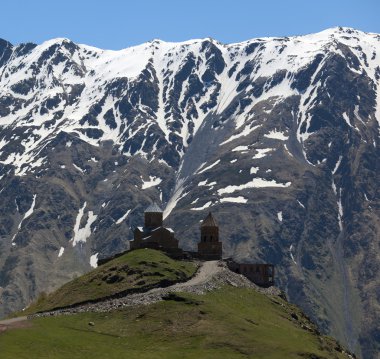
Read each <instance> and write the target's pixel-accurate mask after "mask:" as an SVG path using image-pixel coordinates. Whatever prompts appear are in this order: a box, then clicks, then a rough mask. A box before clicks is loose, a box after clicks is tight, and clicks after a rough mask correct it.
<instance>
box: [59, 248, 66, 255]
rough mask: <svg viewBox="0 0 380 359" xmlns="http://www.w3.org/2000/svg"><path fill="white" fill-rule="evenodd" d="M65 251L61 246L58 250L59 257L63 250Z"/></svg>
mask: <svg viewBox="0 0 380 359" xmlns="http://www.w3.org/2000/svg"><path fill="white" fill-rule="evenodd" d="M64 251H65V248H63V247H61V248H60V249H59V252H58V258H59V257H62V254H63V252H64Z"/></svg>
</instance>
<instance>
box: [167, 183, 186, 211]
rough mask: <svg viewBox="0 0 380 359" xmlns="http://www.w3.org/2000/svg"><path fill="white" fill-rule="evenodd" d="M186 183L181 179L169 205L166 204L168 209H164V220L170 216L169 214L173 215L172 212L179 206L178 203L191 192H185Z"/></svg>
mask: <svg viewBox="0 0 380 359" xmlns="http://www.w3.org/2000/svg"><path fill="white" fill-rule="evenodd" d="M184 183H185V180H184V179H180V180H179V181H178V183H177V185H176V187H175V189H174V192H173V195H172V196H171V197H170V199H169V201H168V203H167V204H166V207H165V209H164V215H163V217H164V219H165V218H166V217H167V216H169V214H170V213H171V211H172V210H173V209H174V208H175V206H176V205H177V203H178V202H179V201H180V200H181V199H182V198H183V197H185V196H186V195H187V194H188V193H189V192H184V190H185V188H184Z"/></svg>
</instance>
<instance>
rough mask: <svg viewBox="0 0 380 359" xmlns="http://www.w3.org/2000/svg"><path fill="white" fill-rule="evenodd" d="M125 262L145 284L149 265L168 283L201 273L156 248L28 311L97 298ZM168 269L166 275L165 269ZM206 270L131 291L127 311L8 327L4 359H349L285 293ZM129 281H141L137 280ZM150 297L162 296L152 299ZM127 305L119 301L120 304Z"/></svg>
mask: <svg viewBox="0 0 380 359" xmlns="http://www.w3.org/2000/svg"><path fill="white" fill-rule="evenodd" d="M144 257H145V260H143V261H142V258H144ZM115 262H117V263H115ZM142 262H143V263H142ZM122 263H124V265H127V266H128V267H129V266H131V263H135V264H136V263H137V264H138V265H136V266H135V267H134V270H135V271H137V272H139V273H140V274H141V277H142V278H147V277H149V276H150V273H151V272H150V271H151V267H152V266H153V267H155V265H156V266H157V267H156V268H158V269H157V270H158V271H159V272H160V273H163V274H164V275H163V276H162V277H160V279H161V280H164V279H166V280H168V281H173V276H172V274H173V272H178V271H179V272H178V273H181V274H180V275H178V276H177V278H176V280H177V281H183V279H184V277H183V276H184V275H183V273H184V272H182V270H184V271H185V272H186V275H187V276H189V275H190V274H191V273H192V271H193V270H194V268H195V266H194V265H192V264H191V263H183V262H179V261H173V260H171V259H170V258H168V257H166V256H165V255H163V254H162V253H159V252H156V251H153V250H137V251H133V252H131V253H128V254H127V255H125V256H122V257H119V258H118V259H117V260H114V261H111V262H109V263H107V265H104V266H103V268H102V266H100V267H99V268H98V269H97V270H94V271H92V272H90V273H88V274H87V275H85V276H83V277H80V278H77V279H76V280H74V281H72V282H70V283H68V284H66V285H65V286H63V287H62V288H60V289H58V290H57V291H55V292H54V293H52V294H51V295H49V296H48V297H47V298H46V299H43V300H40V302H39V303H38V305H36V304H35V305H32V306H31V307H30V308H28V310H27V312H28V313H31V312H35V311H40V310H41V309H42V308H43V307H45V308H47V307H49V305H50V306H51V305H52V304H51V303H52V302H53V301H56V300H58V298H61V300H62V302H58V301H56V302H54V305H53V306H58V307H62V306H64V304H65V303H67V299H66V298H65V297H64V296H62V294H63V293H66V294H67V295H69V293H68V292H67V288H72V289H74V288H75V287H76V286H78V290H74V293H76V295H75V296H76V297H77V298H78V294H79V293H80V292H82V293H81V294H82V296H81V297H80V298H81V299H80V300H79V302H80V301H82V300H83V299H84V298H85V299H88V298H90V297H91V298H93V297H94V296H93V294H89V290H88V288H90V287H93V285H94V284H95V285H97V284H96V279H95V278H99V277H100V276H101V275H104V276H109V275H113V273H114V272H115V265H117V266H118V268H119V269H120V268H122V267H121V265H122ZM147 263H148V264H147ZM162 264H164V267H165V268H164V269H161V268H159V267H160V266H161V265H162ZM200 265H201V267H200V269H199V270H198V272H197V274H196V275H195V276H194V277H193V278H192V279H190V280H189V281H187V282H182V283H181V284H175V285H173V286H171V287H164V288H159V287H157V288H155V289H152V290H150V291H149V292H148V293H147V292H145V293H143V292H144V291H145V290H146V287H145V288H143V287H141V286H139V285H137V287H135V286H130V287H129V288H130V289H132V288H135V289H136V290H139V291H140V292H141V293H140V294H137V293H135V294H129V295H126V296H125V297H124V298H130V297H133V298H134V302H133V301H132V302H133V303H132V302H129V303H127V301H126V299H124V304H126V303H127V305H119V306H117V307H112V306H109V305H108V306H103V307H102V301H98V302H97V303H92V304H89V303H87V304H85V305H79V306H73V307H71V308H68V309H67V311H65V310H57V311H55V312H49V313H40V314H36V315H33V316H32V317H31V318H32V319H30V320H29V321H27V322H25V323H24V325H19V327H18V328H13V329H12V326H10V328H8V330H6V331H5V332H1V331H0V346H1V348H2V358H4V359H14V358H17V359H22V358H28V359H33V358H51V357H52V356H53V357H54V358H57V359H60V358H67V357H70V358H73V359H75V358H78V359H79V358H81V359H86V358H92V359H97V358H107V359H108V358H109V359H112V358H124V357H129V358H137V357H138V358H141V359H145V358H179V357H183V358H189V359H190V358H200V357H201V358H228V359H230V358H231V359H232V358H249V357H255V358H310V359H311V358H314V359H315V358H325V359H327V358H334V359H336V358H342V359H343V358H349V357H350V356H349V355H348V354H347V353H345V352H344V350H343V348H342V347H341V346H340V345H339V344H338V343H337V342H336V341H335V340H334V339H332V338H329V337H326V336H323V335H321V334H320V333H319V331H318V330H317V328H316V326H315V325H314V324H313V323H312V322H311V321H310V320H309V319H308V318H307V317H306V316H305V315H304V314H303V313H302V311H301V310H300V309H299V308H298V307H296V306H294V305H291V304H289V303H288V302H287V301H286V300H285V299H284V298H283V297H282V296H279V295H278V294H279V293H280V292H279V291H276V290H275V289H274V288H272V290H268V289H260V288H258V287H256V286H255V285H254V284H253V283H250V282H249V281H248V280H247V279H245V278H244V277H242V276H241V275H238V274H235V273H233V272H230V271H229V270H228V269H227V268H226V266H224V265H223V262H218V261H212V262H204V263H201V264H200ZM202 268H206V269H205V270H203V271H202ZM170 269H172V270H170ZM119 274H120V273H119ZM130 276H131V277H132V282H135V279H134V278H133V276H134V274H130ZM126 279H127V280H128V279H129V275H128V276H127V277H126ZM174 280H175V279H174ZM94 282H95V283H94ZM152 283H153V282H152ZM152 283H151V284H152ZM100 286H102V284H100ZM117 286H118V284H116V282H114V283H111V284H110V287H109V289H110V291H109V293H107V292H105V291H104V292H103V295H105V296H106V297H108V298H109V297H110V294H111V293H115V292H117V290H120V288H119V289H115V287H117ZM80 288H83V291H81V290H80ZM123 290H124V288H123ZM160 291H163V292H160ZM152 293H153V294H154V293H155V294H158V293H159V294H160V295H161V297H160V298H158V297H157V296H156V298H155V299H154V300H153V299H152ZM137 296H140V298H144V297H146V298H149V297H150V302H147V301H145V302H144V303H142V302H138V301H136V298H137ZM49 298H50V299H49ZM98 299H100V298H99V297H98ZM122 299H123V297H120V298H114V299H113V300H119V302H118V303H119V304H121V303H122V302H120V300H122ZM110 301H111V299H107V300H105V302H108V303H109V302H110ZM71 302H73V300H72V301H71ZM94 310H97V311H94ZM0 328H1V324H0Z"/></svg>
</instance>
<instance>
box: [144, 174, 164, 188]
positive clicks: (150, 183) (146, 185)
mask: <svg viewBox="0 0 380 359" xmlns="http://www.w3.org/2000/svg"><path fill="white" fill-rule="evenodd" d="M141 180H142V182H143V183H142V186H141V189H147V188H150V187H155V186H158V185H159V184H160V183H161V182H162V179H161V178H159V177H155V176H149V181H144V180H143V179H142V178H141Z"/></svg>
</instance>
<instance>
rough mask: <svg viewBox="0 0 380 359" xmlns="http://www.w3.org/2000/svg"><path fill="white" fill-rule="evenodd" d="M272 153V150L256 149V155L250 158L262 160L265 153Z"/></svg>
mask: <svg viewBox="0 0 380 359" xmlns="http://www.w3.org/2000/svg"><path fill="white" fill-rule="evenodd" d="M272 151H274V148H257V149H256V152H257V153H256V154H255V155H254V156H253V157H252V159H253V160H257V159H259V158H263V157H265V156H266V154H267V153H269V152H272Z"/></svg>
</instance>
